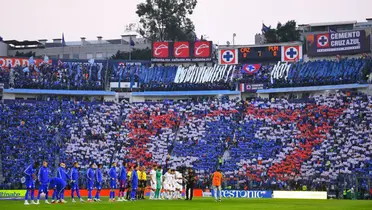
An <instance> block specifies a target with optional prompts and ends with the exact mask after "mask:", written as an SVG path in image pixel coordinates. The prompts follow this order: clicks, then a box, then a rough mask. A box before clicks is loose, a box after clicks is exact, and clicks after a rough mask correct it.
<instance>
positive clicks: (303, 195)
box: [273, 191, 327, 199]
mask: <svg viewBox="0 0 372 210" xmlns="http://www.w3.org/2000/svg"><path fill="white" fill-rule="evenodd" d="M273 198H289V199H327V192H321V191H320V192H316V191H274V194H273Z"/></svg>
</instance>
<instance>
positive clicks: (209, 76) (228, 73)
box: [174, 65, 235, 83]
mask: <svg viewBox="0 0 372 210" xmlns="http://www.w3.org/2000/svg"><path fill="white" fill-rule="evenodd" d="M234 70H235V66H234V65H231V66H227V65H215V66H189V67H182V66H179V67H178V69H177V73H176V77H175V78H174V82H175V83H206V82H219V81H223V82H230V81H231V80H232V78H233V71H234Z"/></svg>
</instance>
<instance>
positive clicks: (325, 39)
mask: <svg viewBox="0 0 372 210" xmlns="http://www.w3.org/2000/svg"><path fill="white" fill-rule="evenodd" d="M316 40H317V46H318V47H329V34H319V35H317V39H316Z"/></svg>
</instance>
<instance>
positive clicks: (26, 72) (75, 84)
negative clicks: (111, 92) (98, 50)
mask: <svg viewBox="0 0 372 210" xmlns="http://www.w3.org/2000/svg"><path fill="white" fill-rule="evenodd" d="M104 72H105V66H103V65H102V64H73V63H71V62H70V63H60V64H58V65H51V64H46V63H44V64H41V65H39V66H36V65H30V66H16V67H13V68H10V69H9V68H4V69H2V70H0V76H1V79H0V80H2V81H4V82H5V83H7V86H9V87H10V88H22V89H63V90H103V89H104Z"/></svg>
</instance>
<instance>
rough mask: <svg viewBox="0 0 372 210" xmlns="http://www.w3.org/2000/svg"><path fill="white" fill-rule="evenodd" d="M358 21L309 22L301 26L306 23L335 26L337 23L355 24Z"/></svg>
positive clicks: (314, 25) (311, 25)
mask: <svg viewBox="0 0 372 210" xmlns="http://www.w3.org/2000/svg"><path fill="white" fill-rule="evenodd" d="M355 23H357V21H355V20H353V21H340V22H324V23H309V24H301V25H299V26H302V25H305V26H310V27H317V26H335V25H350V24H355Z"/></svg>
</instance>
